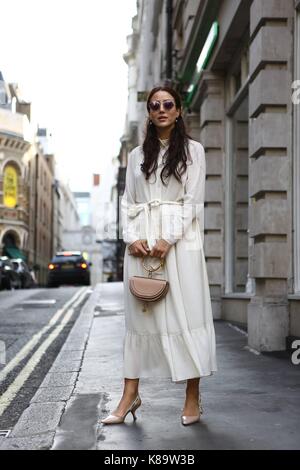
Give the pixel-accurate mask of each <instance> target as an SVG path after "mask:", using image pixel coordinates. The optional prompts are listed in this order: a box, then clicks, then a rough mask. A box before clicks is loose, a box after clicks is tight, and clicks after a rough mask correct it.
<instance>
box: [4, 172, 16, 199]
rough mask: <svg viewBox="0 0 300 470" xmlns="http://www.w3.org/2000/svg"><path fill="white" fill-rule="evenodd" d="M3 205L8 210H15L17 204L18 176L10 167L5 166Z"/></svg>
mask: <svg viewBox="0 0 300 470" xmlns="http://www.w3.org/2000/svg"><path fill="white" fill-rule="evenodd" d="M3 203H4V205H5V206H6V207H9V208H15V207H16V205H17V204H18V174H17V171H16V169H15V168H14V167H13V166H11V165H7V166H6V167H5V169H4V175H3Z"/></svg>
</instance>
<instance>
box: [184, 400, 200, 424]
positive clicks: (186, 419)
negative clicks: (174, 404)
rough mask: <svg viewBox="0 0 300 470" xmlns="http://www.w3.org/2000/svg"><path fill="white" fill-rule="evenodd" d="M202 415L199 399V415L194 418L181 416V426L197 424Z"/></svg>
mask: <svg viewBox="0 0 300 470" xmlns="http://www.w3.org/2000/svg"><path fill="white" fill-rule="evenodd" d="M202 414H203V407H202V404H201V398H200V401H199V413H198V414H197V415H195V416H184V415H183V416H181V424H183V425H184V426H189V425H190V424H194V423H199V421H200V418H201V415H202Z"/></svg>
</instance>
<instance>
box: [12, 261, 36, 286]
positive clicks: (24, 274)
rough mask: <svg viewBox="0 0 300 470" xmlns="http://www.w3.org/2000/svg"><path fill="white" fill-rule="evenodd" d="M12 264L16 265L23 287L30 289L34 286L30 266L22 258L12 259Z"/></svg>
mask: <svg viewBox="0 0 300 470" xmlns="http://www.w3.org/2000/svg"><path fill="white" fill-rule="evenodd" d="M11 261H12V264H13V265H14V268H15V271H16V272H17V273H18V274H19V277H20V279H21V284H22V289H28V288H29V287H32V286H33V284H34V282H33V279H32V276H31V274H30V270H29V267H28V266H27V264H26V263H25V261H23V260H22V259H21V258H18V259H12V260H11Z"/></svg>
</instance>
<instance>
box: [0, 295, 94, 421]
mask: <svg viewBox="0 0 300 470" xmlns="http://www.w3.org/2000/svg"><path fill="white" fill-rule="evenodd" d="M87 290H88V288H83V289H80V291H79V292H76V294H75V295H74V296H73V297H72V298H71V299H70V300H69V301H68V302H67V303H66V304H65V305H64V306H63V308H62V309H60V310H58V311H57V312H56V314H55V315H54V316H53V317H52V319H51V320H50V321H49V323H48V324H47V325H46V326H45V327H44V328H43V329H42V330H41V331H39V333H37V334H36V335H34V336H33V338H32V339H31V340H30V341H29V342H28V343H27V344H26V345H25V346H24V347H23V348H22V350H21V351H20V352H19V353H18V354H17V356H16V357H15V358H14V359H12V360H11V361H10V362H9V363H8V364H7V366H6V367H5V368H4V369H3V371H2V372H1V373H0V381H2V380H3V379H4V378H5V377H6V376H7V375H8V374H9V373H10V372H11V371H12V370H13V369H14V368H15V367H16V366H17V365H18V364H19V363H20V362H21V361H22V360H23V359H24V358H25V357H26V356H27V355H28V354H29V353H30V351H31V350H32V349H33V348H34V346H35V345H36V344H37V343H38V342H39V340H40V338H41V337H42V335H44V334H45V333H47V331H48V330H49V329H51V328H52V327H53V326H54V325H55V324H56V323H58V321H59V320H60V318H61V317H62V316H63V315H64V313H65V312H67V313H66V315H65V316H64V318H63V319H62V321H61V322H60V323H59V324H58V325H57V326H56V327H55V329H54V330H53V331H52V332H51V333H50V334H49V335H48V336H47V338H46V339H45V341H44V342H43V343H42V344H41V345H40V347H39V348H38V349H37V350H36V352H35V353H34V354H33V355H32V357H31V358H30V360H29V361H28V362H27V364H26V365H25V366H24V367H23V369H22V370H21V372H20V373H19V374H18V376H17V377H16V379H15V380H14V382H13V383H12V384H11V385H10V386H9V387H8V389H7V390H6V392H5V393H4V394H3V395H2V396H1V397H0V416H1V415H2V414H3V413H4V411H5V410H6V409H7V408H8V406H9V405H10V403H11V402H12V400H13V399H14V398H15V397H16V395H17V394H18V392H19V390H20V389H21V388H22V387H23V385H24V384H25V382H26V380H27V379H28V378H29V376H30V375H31V373H32V372H33V371H34V369H35V367H36V366H37V365H38V363H39V362H40V360H41V359H42V356H43V355H44V353H45V352H46V351H47V349H48V348H49V346H51V344H52V343H53V341H54V340H55V339H56V338H57V337H58V335H59V334H60V333H61V331H62V330H63V329H64V327H65V326H66V324H67V323H68V322H69V321H70V319H71V318H72V315H73V313H74V310H75V308H76V307H77V306H78V305H79V304H80V303H81V302H82V299H83V298H84V297H85V295H86V293H87Z"/></svg>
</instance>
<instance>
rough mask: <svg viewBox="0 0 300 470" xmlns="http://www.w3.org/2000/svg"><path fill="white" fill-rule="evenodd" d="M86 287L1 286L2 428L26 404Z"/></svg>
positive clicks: (57, 348) (13, 420) (9, 424)
mask: <svg viewBox="0 0 300 470" xmlns="http://www.w3.org/2000/svg"><path fill="white" fill-rule="evenodd" d="M90 292H91V290H90V289H89V288H88V287H77V286H76V287H73V286H71V287H60V288H57V289H32V290H13V291H0V431H1V430H10V429H12V428H13V426H14V425H15V423H16V422H17V421H18V419H19V417H20V415H21V414H22V412H23V411H24V409H26V408H27V407H28V404H29V402H30V400H31V398H32V397H33V395H34V394H35V392H36V391H37V389H38V388H39V385H40V384H41V382H42V381H43V379H44V377H45V375H46V374H47V372H48V370H49V369H50V367H51V366H52V364H53V362H54V360H55V358H56V356H57V354H58V353H59V351H60V349H61V347H62V345H63V344H64V342H65V340H66V338H67V336H68V333H69V331H70V329H71V328H72V326H73V325H74V322H75V321H76V319H77V317H78V315H79V312H80V307H81V306H82V304H83V303H84V302H85V301H86V299H87V297H88V295H89V293H90Z"/></svg>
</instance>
